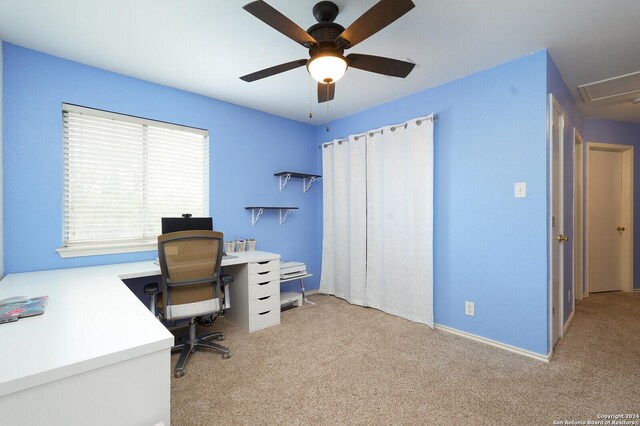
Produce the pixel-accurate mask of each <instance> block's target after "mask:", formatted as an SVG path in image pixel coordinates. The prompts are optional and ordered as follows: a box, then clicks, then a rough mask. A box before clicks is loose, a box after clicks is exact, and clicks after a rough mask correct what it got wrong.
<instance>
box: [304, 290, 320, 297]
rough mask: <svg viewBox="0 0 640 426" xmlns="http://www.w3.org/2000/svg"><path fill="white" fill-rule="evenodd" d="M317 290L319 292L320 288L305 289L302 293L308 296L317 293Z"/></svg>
mask: <svg viewBox="0 0 640 426" xmlns="http://www.w3.org/2000/svg"><path fill="white" fill-rule="evenodd" d="M319 292H320V290H319V289H317V288H316V289H315V290H305V291H304V294H306V295H307V296H308V295H310V294H318V293H319Z"/></svg>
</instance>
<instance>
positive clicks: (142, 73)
mask: <svg viewBox="0 0 640 426" xmlns="http://www.w3.org/2000/svg"><path fill="white" fill-rule="evenodd" d="M248 2H249V0H225V1H212V0H135V1H132V0H55V1H52V0H2V1H0V38H2V39H3V40H5V41H8V42H11V43H14V44H18V45H20V46H24V47H29V48H32V49H36V50H39V51H42V52H46V53H50V54H53V55H56V56H60V57H63V58H67V59H71V60H74V61H78V62H81V63H85V64H89V65H93V66H96V67H100V68H104V69H107V70H111V71H115V72H118V73H122V74H126V75H129V76H133V77H137V78H141V79H144V80H148V81H152V82H155V83H160V84H164V85H167V86H172V87H176V88H179V89H184V90H188V91H190V92H195V93H199V94H202V95H205V96H209V97H212V98H216V99H221V100H224V101H228V102H232V103H234V104H238V105H243V106H247V107H250V108H255V109H258V110H261V111H266V112H270V113H273V114H276V115H280V116H283V117H288V118H292V119H295V120H299V121H303V122H312V123H314V124H319V123H323V122H325V121H326V119H327V118H328V119H329V120H331V119H335V118H339V117H343V116H346V115H349V114H352V113H354V112H357V111H361V110H363V109H366V108H369V107H371V106H374V105H377V104H380V103H384V102H388V101H391V100H393V99H397V98H400V97H402V96H405V95H408V94H411V93H415V92H418V91H420V90H423V89H427V88H430V87H433V86H437V85H439V84H442V83H444V82H447V81H450V80H453V79H456V78H459V77H462V76H465V75H468V74H471V73H473V72H476V71H480V70H483V69H486V68H490V67H492V66H494V65H497V64H500V63H504V62H507V61H509V60H512V59H515V58H518V57H520V56H524V55H526V54H529V53H532V52H534V51H537V50H539V49H542V48H548V49H549V51H550V53H551V56H552V57H553V59H554V61H555V62H556V64H557V65H558V68H559V69H560V72H561V74H562V76H563V78H564V80H565V82H566V83H567V86H569V88H570V89H571V90H572V92H573V94H574V98H575V99H576V100H577V101H578V106H579V108H580V111H581V112H582V113H583V115H584V116H585V117H593V118H604V119H610V120H618V121H629V122H636V123H640V104H636V105H634V104H631V102H629V99H625V102H622V103H620V102H619V103H611V102H610V101H609V102H598V103H592V104H588V105H587V104H584V103H582V98H581V97H580V96H579V94H578V91H577V86H578V85H580V84H584V83H590V82H593V81H597V80H602V79H606V78H611V77H615V76H619V75H622V74H628V73H631V72H635V71H640V47H639V44H640V24H639V23H640V1H638V0H610V1H603V0H562V1H559V0H483V1H477V0H439V1H435V0H414V3H416V7H415V9H413V10H412V11H410V12H409V13H408V14H407V15H405V16H403V17H402V18H400V19H399V20H398V21H396V22H395V23H393V24H391V25H390V26H388V27H387V28H385V29H383V30H382V31H381V32H379V33H377V34H375V35H373V36H372V37H371V38H370V39H368V40H366V41H364V42H362V43H360V44H359V45H358V46H356V47H354V48H353V49H351V50H349V52H348V53H367V54H373V55H379V56H388V57H392V58H396V59H401V60H407V59H408V60H410V61H412V62H415V63H417V64H418V66H417V67H416V68H415V69H414V70H413V72H412V73H411V74H410V75H409V76H408V77H407V78H406V79H398V78H393V77H386V76H381V75H378V74H372V73H367V72H364V71H361V70H357V69H350V70H348V71H347V74H346V75H345V76H344V77H343V78H342V80H340V81H339V82H338V83H337V84H336V97H335V100H334V101H331V102H328V103H326V104H321V105H318V104H317V103H316V94H315V85H312V84H311V82H310V78H309V76H308V74H307V72H306V70H305V69H304V68H299V69H295V70H292V71H288V72H286V73H283V74H280V75H277V76H274V77H270V78H267V79H264V80H260V81H257V82H253V83H246V82H244V81H241V80H240V79H239V78H238V77H239V76H241V75H245V74H248V73H250V72H253V71H257V70H259V69H263V68H267V67H269V66H273V65H277V64H280V63H283V62H289V61H292V60H295V59H302V58H306V57H308V56H307V51H306V49H304V48H303V47H301V46H300V45H298V44H296V43H295V42H293V41H292V40H290V39H288V38H286V37H285V36H283V35H282V34H280V33H278V32H276V31H275V30H274V29H272V28H271V27H269V26H267V25H266V24H264V23H263V22H261V21H259V20H258V19H256V18H255V17H253V16H252V15H250V14H249V13H247V12H245V11H244V10H243V9H242V6H243V5H244V4H245V3H248ZM267 2H268V3H269V4H270V5H272V6H273V7H275V8H276V9H278V10H279V11H280V12H282V13H283V14H285V15H287V16H288V17H289V18H290V19H292V20H293V21H294V22H296V23H297V24H298V25H300V26H301V27H303V28H304V29H307V28H308V27H310V26H311V25H313V24H314V23H315V20H314V18H313V15H312V14H311V9H312V7H313V5H314V4H315V3H316V0H267ZM335 3H336V4H337V5H338V6H339V8H340V14H339V15H338V18H337V19H336V22H337V23H339V24H341V25H343V26H344V27H347V26H348V25H349V24H350V23H351V22H353V21H354V20H355V19H356V18H357V17H358V16H360V15H361V14H362V13H363V12H364V11H366V10H367V9H368V8H369V7H371V6H372V5H373V4H375V3H376V0H335ZM310 97H311V100H312V101H311V102H310ZM310 105H311V108H312V111H313V115H314V118H313V120H309V118H308V114H309V108H310Z"/></svg>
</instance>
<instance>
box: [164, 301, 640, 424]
mask: <svg viewBox="0 0 640 426" xmlns="http://www.w3.org/2000/svg"><path fill="white" fill-rule="evenodd" d="M310 300H313V301H314V302H316V303H317V305H316V306H304V307H301V308H295V309H292V310H289V311H286V312H283V314H282V323H281V325H280V326H277V327H272V328H269V329H266V330H262V331H259V332H255V333H252V334H249V333H245V332H242V331H240V330H239V329H238V328H236V327H235V326H234V325H233V324H232V323H230V322H229V321H225V320H221V321H219V323H216V326H214V328H213V329H224V331H225V332H226V334H227V339H226V341H225V343H226V344H227V345H228V346H229V347H230V348H231V349H232V351H233V356H232V357H231V358H230V359H228V360H223V359H222V358H221V357H220V356H219V355H216V354H213V353H210V352H196V353H195V354H194V355H192V357H191V358H190V360H189V362H188V363H187V367H186V375H185V376H184V377H182V378H180V379H175V378H172V382H171V419H172V424H173V425H178V426H179V425H228V424H250V425H257V424H268V425H272V424H294V425H295V424H326V425H335V424H370V425H378V424H420V425H431V424H468V425H478V424H491V425H494V424H505V425H529V424H536V425H537V424H540V425H551V424H552V423H553V421H554V420H563V421H564V420H585V421H586V420H597V416H598V414H619V413H633V414H636V413H640V294H638V293H636V294H631V295H629V294H622V293H609V294H597V295H592V296H591V297H589V298H588V299H585V300H584V301H582V302H578V303H577V304H576V315H575V318H574V320H573V323H572V324H571V326H570V328H569V330H568V332H567V334H566V335H565V337H564V338H563V339H562V340H561V341H560V342H559V343H558V345H557V346H556V350H555V354H554V357H553V360H552V361H551V363H548V364H547V363H543V362H540V361H536V360H533V359H530V358H527V357H524V356H521V355H516V354H513V353H510V352H507V351H504V350H501V349H497V348H493V347H490V346H487V345H484V344H481V343H476V342H474V341H471V340H468V339H465V338H461V337H457V336H454V335H452V334H449V333H446V332H443V331H433V330H431V329H429V328H428V327H426V326H423V325H419V324H415V323H412V322H409V321H406V320H403V319H400V318H397V317H394V316H391V315H387V314H384V313H382V312H380V311H377V310H374V309H368V308H362V307H357V306H352V305H349V304H348V303H347V302H345V301H343V300H340V299H337V298H335V297H332V296H323V295H315V296H312V297H311V298H310ZM206 330H207V331H208V330H209V329H206ZM176 360H177V355H174V356H173V357H172V362H173V363H175V361H176Z"/></svg>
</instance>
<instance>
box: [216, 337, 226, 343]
mask: <svg viewBox="0 0 640 426" xmlns="http://www.w3.org/2000/svg"><path fill="white" fill-rule="evenodd" d="M216 340H217V341H218V342H222V341H223V340H224V336H218V337H216Z"/></svg>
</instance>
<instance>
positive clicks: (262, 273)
mask: <svg viewBox="0 0 640 426" xmlns="http://www.w3.org/2000/svg"><path fill="white" fill-rule="evenodd" d="M269 272H271V271H264V272H258V275H266V274H268V273H269Z"/></svg>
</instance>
